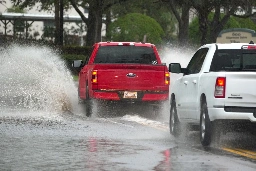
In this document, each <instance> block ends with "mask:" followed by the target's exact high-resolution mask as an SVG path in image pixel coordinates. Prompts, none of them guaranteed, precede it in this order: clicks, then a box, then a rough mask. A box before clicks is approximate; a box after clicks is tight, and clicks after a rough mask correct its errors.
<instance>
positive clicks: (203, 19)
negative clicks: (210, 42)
mask: <svg viewBox="0 0 256 171" xmlns="http://www.w3.org/2000/svg"><path fill="white" fill-rule="evenodd" d="M198 18H199V30H200V32H201V34H202V35H201V36H202V37H201V40H200V43H201V45H204V44H206V43H207V32H208V13H200V12H199V16H198Z"/></svg>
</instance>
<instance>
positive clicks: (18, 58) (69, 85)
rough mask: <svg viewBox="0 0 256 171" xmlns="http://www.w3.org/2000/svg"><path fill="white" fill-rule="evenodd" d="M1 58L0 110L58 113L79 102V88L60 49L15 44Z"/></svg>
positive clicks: (5, 50)
mask: <svg viewBox="0 0 256 171" xmlns="http://www.w3.org/2000/svg"><path fill="white" fill-rule="evenodd" d="M0 52H1V57H0V68H1V69H0V82H1V85H0V87H1V88H0V109H1V110H2V109H15V110H16V109H19V110H20V109H29V110H30V111H35V110H41V111H48V112H56V111H57V112H58V111H63V110H73V108H74V106H75V105H77V88H76V86H75V83H74V81H73V78H72V75H71V73H70V71H69V70H68V68H67V67H66V65H65V62H64V61H63V60H62V59H61V58H60V56H59V55H58V52H57V51H56V50H53V49H51V48H49V47H46V46H38V45H34V46H28V45H20V44H13V45H10V46H8V47H7V48H6V49H2V50H1V51H0Z"/></svg>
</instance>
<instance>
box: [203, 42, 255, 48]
mask: <svg viewBox="0 0 256 171" xmlns="http://www.w3.org/2000/svg"><path fill="white" fill-rule="evenodd" d="M207 45H217V46H218V49H241V48H242V47H245V46H247V47H248V46H250V47H254V48H252V49H256V44H252V43H212V44H206V45H205V46H207ZM244 49H245V48H244Z"/></svg>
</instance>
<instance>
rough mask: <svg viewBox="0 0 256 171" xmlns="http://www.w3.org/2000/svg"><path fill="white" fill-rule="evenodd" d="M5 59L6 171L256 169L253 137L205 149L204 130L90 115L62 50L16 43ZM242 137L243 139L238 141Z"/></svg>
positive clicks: (129, 112) (1, 122) (164, 120)
mask: <svg viewBox="0 0 256 171" xmlns="http://www.w3.org/2000/svg"><path fill="white" fill-rule="evenodd" d="M2 54H3V55H2V56H1V63H0V66H1V70H0V81H1V89H0V97H1V101H0V154H1V155H0V170H1V171H2V170H3V171H7V170H8V171H9V170H11V171H23V170H24V171H27V170H29V171H30V170H47V171H49V170H91V171H96V170H97V171H98V170H102V171H103V170H104V171H106V170H122V171H126V170H127V171H128V170H129V171H130V170H134V171H148V170H156V171H170V170H172V171H180V170H182V171H183V170H184V171H185V170H192V171H193V170H195V171H208V170H211V171H212V170H218V171H227V170H232V171H236V170H237V171H240V170H246V171H251V170H256V162H255V161H256V159H253V158H252V157H248V156H242V155H241V154H238V153H235V154H234V152H232V151H230V149H231V150H236V151H238V150H239V149H240V151H241V149H243V150H244V149H246V150H247V153H248V154H251V156H253V155H255V151H256V147H255V145H254V144H255V143H254V142H255V140H256V138H255V136H251V135H245V134H234V135H233V134H230V135H227V136H225V137H224V138H223V140H222V142H221V145H216V146H213V147H211V148H202V147H201V145H200V142H199V136H198V132H191V133H190V134H188V135H186V137H181V138H179V139H175V138H174V137H172V136H171V135H170V134H169V128H168V122H169V116H168V110H169V109H168V107H167V109H166V108H164V109H163V111H162V112H161V113H159V114H158V115H153V114H148V113H147V111H148V110H143V109H142V110H134V109H132V108H130V109H129V108H126V109H125V110H121V111H120V112H118V113H115V115H113V114H112V113H108V114H106V113H101V116H98V115H93V116H92V117H86V115H85V109H84V106H83V104H78V99H77V88H76V84H75V83H74V81H73V79H72V76H71V74H70V72H69V71H68V69H66V67H65V64H64V63H63V61H61V60H60V58H59V57H58V53H57V52H54V51H52V50H51V49H48V48H46V47H36V46H35V47H26V46H20V45H14V46H12V47H10V48H9V49H7V50H5V51H4V52H3V53H2ZM238 136H241V138H239V139H236V138H237V137H238Z"/></svg>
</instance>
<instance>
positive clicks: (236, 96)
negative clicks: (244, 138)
mask: <svg viewBox="0 0 256 171" xmlns="http://www.w3.org/2000/svg"><path fill="white" fill-rule="evenodd" d="M169 71H170V72H172V73H178V74H179V73H182V74H183V75H182V76H181V77H180V78H179V79H177V80H175V82H174V83H173V86H172V88H171V97H170V100H171V109H170V133H171V134H172V135H174V136H175V137H177V136H179V134H180V132H181V129H182V126H181V125H186V126H189V128H199V130H200V140H201V144H202V145H203V146H208V145H210V144H211V142H212V141H213V140H214V139H215V138H218V139H217V140H218V141H219V140H220V139H219V138H220V135H221V133H224V134H225V133H227V132H229V131H250V130H251V131H254V133H255V132H256V44H253V42H251V43H248V44H241V43H231V44H216V43H215V44H206V45H203V46H201V47H200V48H199V49H198V50H197V51H196V53H195V54H194V56H193V57H192V58H191V60H190V62H189V64H188V66H187V68H181V65H180V64H179V63H170V64H169Z"/></svg>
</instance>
